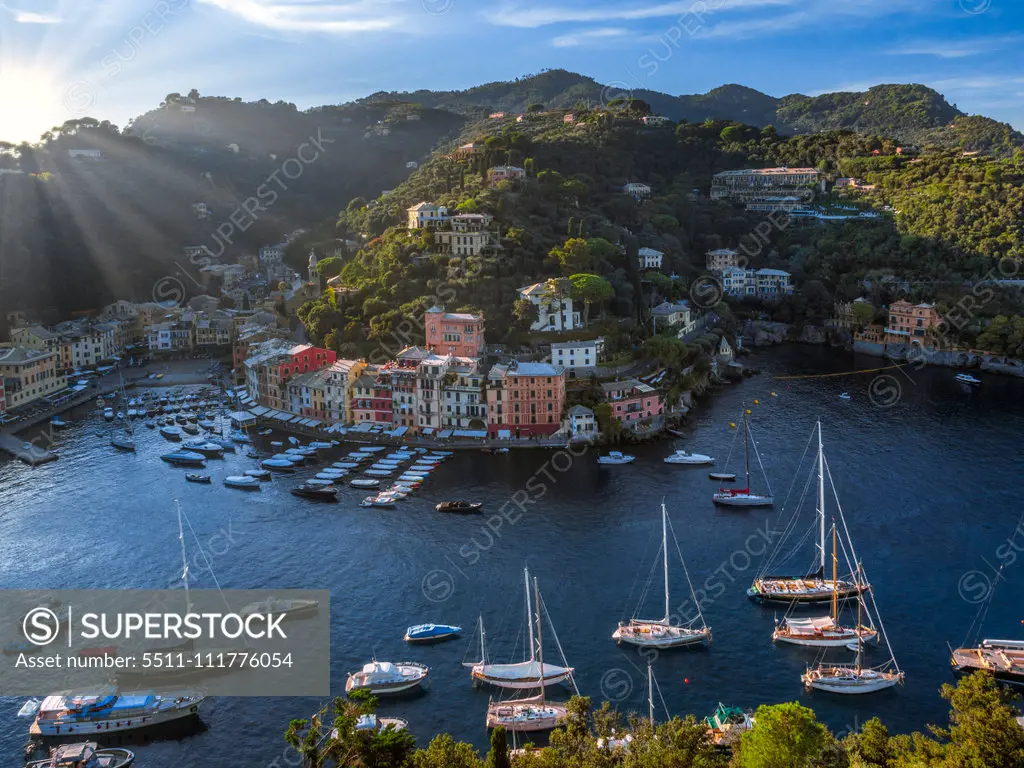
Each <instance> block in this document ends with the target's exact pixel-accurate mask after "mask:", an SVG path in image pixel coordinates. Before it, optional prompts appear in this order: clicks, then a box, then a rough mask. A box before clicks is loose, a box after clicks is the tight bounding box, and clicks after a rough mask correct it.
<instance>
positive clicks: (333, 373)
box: [323, 360, 366, 424]
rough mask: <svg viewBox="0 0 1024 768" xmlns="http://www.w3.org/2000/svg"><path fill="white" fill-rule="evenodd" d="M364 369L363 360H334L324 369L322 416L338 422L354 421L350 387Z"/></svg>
mask: <svg viewBox="0 0 1024 768" xmlns="http://www.w3.org/2000/svg"><path fill="white" fill-rule="evenodd" d="M365 370H366V362H365V361H363V360H336V361H334V362H333V363H332V364H331V365H330V367H328V368H325V369H324V371H323V374H324V377H325V388H324V412H325V416H324V417H325V418H326V419H327V420H328V421H333V422H335V423H338V424H351V423H352V422H353V421H355V412H354V410H353V405H352V388H353V386H354V385H355V383H356V381H357V380H358V379H359V377H360V376H361V375H362V373H363V371H365Z"/></svg>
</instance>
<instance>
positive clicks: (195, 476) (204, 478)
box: [185, 472, 213, 485]
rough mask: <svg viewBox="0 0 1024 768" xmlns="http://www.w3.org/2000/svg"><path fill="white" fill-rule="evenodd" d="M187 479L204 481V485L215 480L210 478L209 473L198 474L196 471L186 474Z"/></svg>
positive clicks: (196, 481)
mask: <svg viewBox="0 0 1024 768" xmlns="http://www.w3.org/2000/svg"><path fill="white" fill-rule="evenodd" d="M185 479H186V480H188V481H189V482H190V483H202V484H204V485H209V484H210V483H211V482H213V481H212V480H211V479H210V476H209V475H198V474H196V473H195V472H189V473H188V474H187V475H185Z"/></svg>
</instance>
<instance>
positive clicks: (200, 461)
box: [160, 451, 206, 467]
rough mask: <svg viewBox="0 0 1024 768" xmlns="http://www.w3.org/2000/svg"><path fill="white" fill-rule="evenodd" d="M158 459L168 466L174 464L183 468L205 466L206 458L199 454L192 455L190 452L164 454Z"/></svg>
mask: <svg viewBox="0 0 1024 768" xmlns="http://www.w3.org/2000/svg"><path fill="white" fill-rule="evenodd" d="M160 458H161V459H163V460H164V461H166V462H167V463H168V464H176V465H178V466H183V467H204V466H206V457H205V456H203V455H202V454H201V453H193V452H192V451H174V452H172V453H166V454H164V455H163V456H161V457H160Z"/></svg>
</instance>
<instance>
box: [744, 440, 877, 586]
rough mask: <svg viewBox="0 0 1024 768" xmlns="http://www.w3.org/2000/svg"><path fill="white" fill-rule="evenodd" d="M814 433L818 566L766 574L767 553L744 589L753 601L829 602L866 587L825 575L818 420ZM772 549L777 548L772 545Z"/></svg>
mask: <svg viewBox="0 0 1024 768" xmlns="http://www.w3.org/2000/svg"><path fill="white" fill-rule="evenodd" d="M817 434H818V457H817V475H818V477H817V480H818V499H817V507H816V509H815V512H816V514H817V525H818V557H819V560H818V570H817V571H816V572H815V573H812V574H809V575H807V576H768V575H765V573H764V572H765V571H766V570H767V569H768V568H769V567H771V558H770V557H769V558H768V559H767V561H766V563H765V565H764V566H763V567H762V569H761V571H762V572H761V573H759V574H758V575H757V577H756V578H755V579H754V583H753V584H752V585H751V586H750V589H748V590H747V597H749V598H750V599H751V600H753V601H754V602H756V603H766V602H775V603H787V604H793V603H796V604H800V605H814V604H816V603H826V602H829V601H831V600H832V599H833V597H834V596H835V597H838V599H839V600H846V599H848V598H851V597H855V596H857V595H858V594H859V593H861V592H863V591H865V590H868V589H870V585H869V584H860V586H858V585H857V584H856V583H854V582H853V581H851V580H849V579H838V580H837V579H832V580H829V579H826V578H825V530H826V529H825V451H824V448H823V447H822V441H821V422H818V425H817ZM834 490H835V487H834V486H833V491H834ZM841 514H842V512H841V510H840V515H841ZM844 525H845V524H844ZM851 550H852V545H851ZM776 551H778V550H777V549H776ZM851 570H852V568H851Z"/></svg>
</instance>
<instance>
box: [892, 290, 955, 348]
mask: <svg viewBox="0 0 1024 768" xmlns="http://www.w3.org/2000/svg"><path fill="white" fill-rule="evenodd" d="M941 322H942V316H941V315H940V314H939V311H938V310H937V309H936V308H935V305H934V304H916V305H915V304H911V303H910V302H909V301H906V300H905V299H900V300H899V301H895V302H893V303H892V304H890V305H889V324H888V325H887V326H886V328H885V343H886V344H912V345H914V346H925V347H927V346H931V343H930V341H929V339H928V334H929V332H930V331H932V330H933V329H935V328H937V327H938V325H939V323H941Z"/></svg>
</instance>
